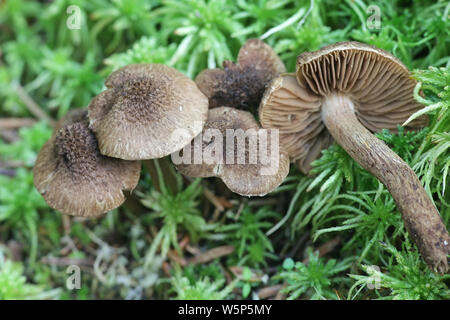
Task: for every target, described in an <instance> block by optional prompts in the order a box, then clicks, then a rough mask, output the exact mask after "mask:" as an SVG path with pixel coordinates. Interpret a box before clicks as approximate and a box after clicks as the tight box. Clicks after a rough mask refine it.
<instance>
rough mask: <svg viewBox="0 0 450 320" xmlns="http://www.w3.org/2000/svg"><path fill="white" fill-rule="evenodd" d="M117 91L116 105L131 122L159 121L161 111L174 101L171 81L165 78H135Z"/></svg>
mask: <svg viewBox="0 0 450 320" xmlns="http://www.w3.org/2000/svg"><path fill="white" fill-rule="evenodd" d="M115 90H116V102H115V104H116V105H117V106H119V107H120V108H122V109H124V110H125V111H126V112H124V115H125V117H126V119H127V120H128V121H129V122H138V121H139V120H141V119H148V120H154V119H158V117H160V116H161V111H160V109H164V108H166V107H167V105H169V104H170V101H171V100H172V97H171V95H170V92H171V91H172V90H171V88H170V86H169V81H168V79H166V78H164V77H140V78H135V79H132V80H129V81H127V82H126V83H124V84H123V85H122V86H121V87H118V88H115Z"/></svg>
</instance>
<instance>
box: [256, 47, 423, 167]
mask: <svg viewBox="0 0 450 320" xmlns="http://www.w3.org/2000/svg"><path fill="white" fill-rule="evenodd" d="M415 85H416V82H415V80H414V79H412V77H411V75H410V73H409V71H408V69H407V68H406V67H405V66H404V65H403V64H402V63H401V62H400V61H399V60H398V59H397V58H395V57H394V56H392V55H391V54H390V53H388V52H385V51H383V50H381V49H378V48H375V47H372V46H369V45H366V44H362V43H358V42H342V43H337V44H333V45H331V46H327V47H324V48H322V49H320V50H318V51H316V52H304V53H302V54H301V55H300V56H299V57H298V58H297V73H296V75H295V76H294V75H292V74H284V75H280V76H279V77H278V78H276V79H274V80H273V81H272V83H271V84H270V86H269V89H268V90H266V92H265V94H264V97H263V99H262V101H261V104H260V110H259V115H260V121H261V124H262V126H263V127H264V128H269V127H274V128H279V129H280V140H281V143H282V145H283V146H284V147H285V148H286V150H287V151H288V153H289V156H290V157H291V160H292V161H294V162H296V163H297V166H298V167H299V168H300V170H302V171H303V172H304V173H308V172H309V169H310V167H311V166H310V163H311V161H313V160H315V159H316V158H317V157H318V156H319V155H320V150H321V148H326V147H328V146H329V145H330V143H331V142H332V138H331V137H330V135H329V134H328V132H327V130H326V128H325V126H324V125H323V123H322V117H321V104H322V101H323V99H326V97H327V95H329V94H332V93H339V94H344V95H347V96H348V97H349V98H350V99H351V100H352V101H353V103H354V105H355V113H356V115H357V117H358V119H359V121H360V122H361V123H362V124H363V125H364V126H365V127H366V128H368V129H369V130H371V131H372V132H377V131H380V130H381V129H389V130H392V131H396V130H397V125H399V124H401V123H403V122H404V121H406V120H407V119H408V117H409V116H410V115H411V114H412V113H414V112H416V111H418V110H419V109H421V108H422V106H421V105H420V104H419V103H418V102H416V101H415V100H414V98H413V90H414V87H415ZM426 124H427V118H426V117H420V118H417V119H415V120H414V121H412V122H410V123H409V124H408V127H407V128H408V129H417V128H421V127H423V126H425V125H426ZM310 150H313V151H314V155H312V154H311V153H310Z"/></svg>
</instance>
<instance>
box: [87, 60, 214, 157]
mask: <svg viewBox="0 0 450 320" xmlns="http://www.w3.org/2000/svg"><path fill="white" fill-rule="evenodd" d="M105 85H106V87H107V88H108V89H107V90H105V91H103V92H101V93H100V94H99V95H98V96H97V97H95V98H94V99H93V100H92V101H91V103H90V104H89V120H90V125H89V127H90V128H91V129H92V130H93V131H94V133H95V135H96V137H97V140H98V144H99V148H100V152H101V153H102V154H104V155H106V156H109V157H114V158H120V159H125V160H144V159H155V158H162V157H164V156H167V155H169V154H171V153H172V152H174V151H177V150H180V149H181V148H183V147H184V146H185V145H186V144H188V143H189V142H191V140H192V139H193V138H194V137H195V136H196V135H198V134H199V133H200V132H201V130H202V127H203V124H204V122H205V121H206V117H207V112H208V99H207V98H206V97H205V96H204V94H203V93H202V92H201V91H200V90H199V89H198V88H197V86H196V84H195V82H194V81H192V80H191V79H189V78H188V77H187V76H185V75H184V74H182V73H181V72H179V71H177V70H175V69H173V68H170V67H167V66H164V65H160V64H136V65H128V66H126V67H123V68H121V69H119V70H117V71H115V72H113V73H112V74H111V75H110V76H109V77H108V79H107V80H106V83H105ZM179 129H183V130H184V132H185V134H184V135H183V136H180V135H179V134H177V130H179Z"/></svg>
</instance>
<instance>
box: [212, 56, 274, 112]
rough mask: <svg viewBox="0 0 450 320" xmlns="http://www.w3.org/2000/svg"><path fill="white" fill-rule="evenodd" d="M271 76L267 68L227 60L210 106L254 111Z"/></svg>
mask: <svg viewBox="0 0 450 320" xmlns="http://www.w3.org/2000/svg"><path fill="white" fill-rule="evenodd" d="M271 76H272V75H271V73H270V71H269V70H266V69H256V68H254V67H253V66H244V67H241V66H239V65H236V64H235V63H233V62H230V61H225V62H224V72H223V74H222V79H220V81H218V82H217V84H216V87H215V88H214V94H213V96H212V97H211V99H210V106H211V107H213V108H214V107H219V106H228V107H233V108H237V109H244V110H247V111H252V112H253V111H255V110H256V109H257V108H258V106H259V103H260V101H261V98H262V96H263V94H264V90H265V89H266V87H267V85H268V82H269V81H270V79H271Z"/></svg>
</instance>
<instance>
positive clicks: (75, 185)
mask: <svg viewBox="0 0 450 320" xmlns="http://www.w3.org/2000/svg"><path fill="white" fill-rule="evenodd" d="M140 168H141V165H140V163H139V162H138V161H125V160H120V159H114V158H109V157H106V156H103V155H102V154H101V153H100V151H99V149H98V146H97V140H96V138H95V136H94V133H93V132H92V131H91V130H90V129H89V128H88V119H87V112H86V109H84V110H83V109H77V110H75V111H73V112H70V113H69V114H68V115H67V116H66V117H65V118H63V119H62V120H60V121H59V122H58V124H57V125H56V127H55V131H54V134H53V136H52V137H51V138H50V140H49V141H47V143H46V144H45V145H44V146H43V147H42V149H41V151H40V152H39V154H38V156H37V159H36V163H35V166H34V169H33V175H34V185H35V186H36V189H37V190H38V191H39V193H41V194H42V196H43V197H44V199H45V201H46V202H47V203H48V205H49V206H50V207H52V208H54V209H56V210H59V211H61V212H62V213H65V214H70V215H76V216H83V217H96V216H99V215H102V214H104V213H106V212H108V211H110V210H112V209H114V208H117V207H118V206H120V205H121V204H122V203H123V202H124V201H125V196H124V194H123V191H124V190H133V189H134V188H135V187H136V185H137V183H138V180H139V175H140Z"/></svg>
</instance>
